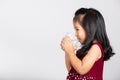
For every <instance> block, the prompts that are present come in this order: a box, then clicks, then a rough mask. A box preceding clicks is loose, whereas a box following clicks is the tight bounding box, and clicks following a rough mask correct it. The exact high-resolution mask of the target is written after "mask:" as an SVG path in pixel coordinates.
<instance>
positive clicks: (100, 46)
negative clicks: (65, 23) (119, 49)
mask: <svg viewBox="0 0 120 80" xmlns="http://www.w3.org/2000/svg"><path fill="white" fill-rule="evenodd" d="M73 25H74V29H75V35H76V37H77V39H78V40H79V41H80V43H81V44H82V45H83V46H82V48H81V49H79V50H78V51H77V53H76V54H74V53H75V49H76V48H75V46H74V45H73V43H72V40H71V39H70V38H69V37H67V36H66V37H64V38H63V39H62V41H61V47H62V49H63V50H64V52H65V62H66V68H67V70H68V76H67V80H102V79H103V65H104V61H106V60H108V59H109V58H110V57H111V56H113V55H114V53H113V51H112V48H111V45H110V42H109V39H108V36H107V33H106V29H105V22H104V19H103V16H102V15H101V13H100V12H99V11H97V10H96V9H93V8H89V9H87V8H80V9H78V10H77V11H76V12H75V16H74V18H73Z"/></svg>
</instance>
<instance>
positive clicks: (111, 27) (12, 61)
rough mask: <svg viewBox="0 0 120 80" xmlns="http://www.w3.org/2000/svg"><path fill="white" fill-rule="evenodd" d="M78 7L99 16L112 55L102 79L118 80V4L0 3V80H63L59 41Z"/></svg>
mask: <svg viewBox="0 0 120 80" xmlns="http://www.w3.org/2000/svg"><path fill="white" fill-rule="evenodd" d="M81 7H87V8H89V7H92V8H96V9H98V10H99V11H100V12H101V13H102V14H103V16H104V19H105V22H106V29H107V33H108V36H109V39H110V42H111V45H112V47H113V49H114V51H115V53H116V55H115V56H114V57H112V58H111V59H110V60H109V61H107V62H105V66H104V75H103V77H104V80H120V76H119V74H120V69H119V67H120V54H119V53H120V37H119V35H120V28H119V27H120V1H119V0H0V80H65V79H66V76H67V71H66V68H65V62H64V52H63V51H62V50H61V48H60V41H61V39H62V37H63V36H64V35H65V33H66V32H71V31H74V30H73V25H72V18H73V16H74V12H75V11H76V10H77V9H78V8H81Z"/></svg>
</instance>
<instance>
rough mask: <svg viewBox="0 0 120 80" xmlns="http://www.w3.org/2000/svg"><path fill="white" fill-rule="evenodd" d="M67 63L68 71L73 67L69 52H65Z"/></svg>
mask: <svg viewBox="0 0 120 80" xmlns="http://www.w3.org/2000/svg"><path fill="white" fill-rule="evenodd" d="M65 64H66V68H67V71H69V70H70V69H71V63H70V59H69V57H68V54H67V53H65Z"/></svg>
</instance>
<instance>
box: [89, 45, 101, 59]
mask: <svg viewBox="0 0 120 80" xmlns="http://www.w3.org/2000/svg"><path fill="white" fill-rule="evenodd" d="M88 54H91V55H94V56H96V60H98V59H99V58H101V55H102V52H101V49H100V46H99V45H98V44H93V45H92V46H91V48H90V50H89V51H88Z"/></svg>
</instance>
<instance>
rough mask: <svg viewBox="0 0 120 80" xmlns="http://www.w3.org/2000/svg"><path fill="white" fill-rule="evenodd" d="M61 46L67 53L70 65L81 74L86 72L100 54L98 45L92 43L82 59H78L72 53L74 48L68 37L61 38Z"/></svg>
mask: <svg viewBox="0 0 120 80" xmlns="http://www.w3.org/2000/svg"><path fill="white" fill-rule="evenodd" d="M61 47H62V49H63V50H64V51H65V53H66V54H67V55H68V57H69V60H70V63H71V65H72V66H73V67H74V69H75V70H76V71H77V72H78V73H79V74H81V75H84V74H86V73H87V72H88V71H89V70H90V69H91V68H92V66H93V65H94V63H95V62H96V61H97V60H98V59H99V58H100V57H101V54H102V53H101V50H100V48H99V47H98V45H96V44H94V45H93V46H92V47H91V48H90V50H89V51H88V53H87V55H86V56H85V57H84V58H83V59H82V60H80V59H78V58H77V56H76V55H75V54H74V52H75V48H74V46H73V44H72V41H71V39H70V38H69V37H65V38H63V40H62V42H61Z"/></svg>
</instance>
